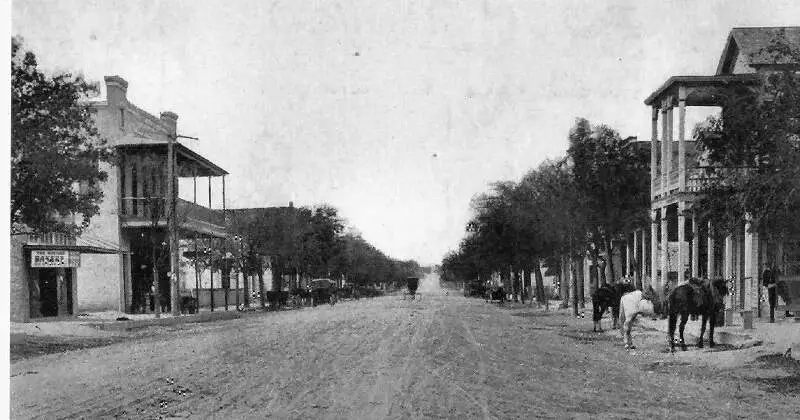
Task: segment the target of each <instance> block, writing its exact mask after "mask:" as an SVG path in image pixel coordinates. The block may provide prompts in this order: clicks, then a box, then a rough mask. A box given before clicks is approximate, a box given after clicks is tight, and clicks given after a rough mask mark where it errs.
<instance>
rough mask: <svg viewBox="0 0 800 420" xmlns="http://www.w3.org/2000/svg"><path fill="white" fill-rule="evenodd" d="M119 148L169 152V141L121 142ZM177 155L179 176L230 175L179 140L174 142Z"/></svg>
mask: <svg viewBox="0 0 800 420" xmlns="http://www.w3.org/2000/svg"><path fill="white" fill-rule="evenodd" d="M117 147H118V148H121V149H126V150H147V151H154V152H157V153H164V155H166V154H167V147H168V146H167V142H166V141H160V142H148V143H138V144H120V145H117ZM174 147H175V155H176V157H177V160H178V170H179V172H178V177H192V176H223V175H228V171H226V170H224V169H222V168H220V167H219V166H217V165H215V164H214V163H213V162H211V161H210V160H208V159H206V158H205V157H203V155H201V154H199V153H197V152H195V151H194V150H192V149H190V148H188V147H186V146H184V145H183V144H181V143H179V142H177V141H176V142H175V143H174Z"/></svg>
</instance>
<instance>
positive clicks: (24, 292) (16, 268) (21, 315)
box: [9, 236, 30, 322]
mask: <svg viewBox="0 0 800 420" xmlns="http://www.w3.org/2000/svg"><path fill="white" fill-rule="evenodd" d="M23 244H24V241H23V237H21V236H11V246H10V250H9V251H10V252H11V255H10V266H11V272H10V274H9V286H10V293H11V296H10V299H11V302H10V303H11V305H10V309H11V313H10V320H11V321H12V322H27V321H29V320H30V303H29V288H28V275H29V273H28V271H29V270H28V264H27V261H26V260H25V252H24V250H23V248H22V245H23Z"/></svg>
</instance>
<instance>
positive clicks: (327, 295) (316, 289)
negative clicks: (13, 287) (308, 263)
mask: <svg viewBox="0 0 800 420" xmlns="http://www.w3.org/2000/svg"><path fill="white" fill-rule="evenodd" d="M309 290H310V293H311V305H312V306H317V305H319V304H321V303H330V304H331V306H333V305H334V304H336V299H337V296H336V291H337V285H336V282H335V281H333V280H331V279H315V280H311V283H310V285H309Z"/></svg>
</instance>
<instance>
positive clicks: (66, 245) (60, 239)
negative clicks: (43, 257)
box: [22, 234, 130, 254]
mask: <svg viewBox="0 0 800 420" xmlns="http://www.w3.org/2000/svg"><path fill="white" fill-rule="evenodd" d="M22 247H23V248H24V249H26V250H33V251H73V252H80V253H82V254H129V253H130V252H129V251H125V250H123V249H120V248H119V246H117V245H116V244H114V243H111V242H108V241H104V240H101V239H99V238H94V237H91V236H86V235H85V236H82V237H77V238H75V237H72V236H66V235H63V234H43V235H28V238H27V240H26V241H25V243H24V244H23V246H22Z"/></svg>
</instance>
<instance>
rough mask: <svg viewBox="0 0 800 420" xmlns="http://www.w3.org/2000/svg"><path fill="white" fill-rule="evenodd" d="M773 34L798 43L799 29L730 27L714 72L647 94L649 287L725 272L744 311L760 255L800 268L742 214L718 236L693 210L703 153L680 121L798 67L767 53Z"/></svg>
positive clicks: (788, 270)
mask: <svg viewBox="0 0 800 420" xmlns="http://www.w3.org/2000/svg"><path fill="white" fill-rule="evenodd" d="M776 38H781V39H782V40H783V41H785V42H788V43H789V44H791V45H800V27H787V28H734V29H733V30H731V32H730V35H729V36H728V39H727V42H726V44H725V47H724V50H723V53H722V56H721V57H720V59H719V65H718V66H717V71H716V74H714V75H710V76H673V77H670V78H669V79H667V81H666V82H664V84H662V85H661V86H660V87H658V89H656V90H655V91H654V92H653V93H652V94H650V95H649V96H648V97H647V99H645V104H646V105H647V106H649V107H651V109H652V121H651V122H652V134H651V137H652V138H651V141H652V147H651V149H650V151H651V154H650V156H651V162H650V165H651V221H652V224H651V229H650V233H651V234H650V237H651V238H652V239H653V240H652V241H651V242H650V244H651V249H650V254H651V255H650V257H651V261H652V264H651V265H650V270H651V273H650V275H651V279H652V281H653V287H655V288H660V287H662V286H663V285H664V284H665V282H670V283H678V282H682V281H683V280H684V278H685V276H687V275H691V276H693V277H707V278H726V279H728V280H729V287H730V288H731V291H732V293H731V297H730V298H729V302H728V308H736V309H738V310H740V311H744V312H747V311H752V310H755V309H756V308H757V306H758V296H759V295H758V293H759V286H758V285H759V279H760V274H759V273H760V271H761V270H760V268H762V267H763V264H764V263H765V262H766V257H765V256H766V255H768V254H769V255H777V258H778V262H777V264H778V265H779V267H780V268H781V271H782V272H783V273H785V274H786V277H785V279H787V280H792V278H793V277H791V276H793V275H794V274H795V273H796V274H800V266H796V267H795V266H794V265H792V264H791V263H790V259H791V258H789V257H785V255H789V254H790V253H787V252H784V249H783V247H784V246H785V245H786V246H788V245H789V244H784V243H781V244H777V243H775V244H773V243H766V242H765V241H763V240H762V241H759V237H758V234H757V233H755V232H751V231H750V230H749V226H748V224H747V223H746V221H744V220H743V221H742V224H741V228H740V229H738V230H737V231H736V232H734V233H732V234H730V235H726V236H724V237H721V236H720V235H719V233H718V232H715V231H714V221H713V220H699V219H698V216H697V214H696V212H693V209H694V208H693V206H694V202H695V201H696V198H697V197H698V194H699V193H700V186H701V185H700V179H701V176H702V172H701V169H702V166H703V157H702V156H699V155H698V153H697V152H696V147H695V141H694V139H693V138H691V136H690V135H688V134H687V130H691V129H692V128H693V127H686V121H687V118H686V112H687V108H689V107H722V106H723V98H724V97H725V96H726V95H737V92H739V93H741V92H752V89H757V88H758V86H759V84H760V83H761V80H762V78H763V77H765V75H767V74H769V73H770V72H772V71H775V70H776V69H780V68H785V66H786V65H797V64H798V63H786V62H784V61H781V60H778V59H776V57H775V56H774V55H771V54H767V53H765V47H767V46H768V45H769V44H770V43H771V42H773V41H774V40H775V39H776ZM720 110H721V108H720ZM722 111H724V110H722ZM722 115H724V113H723V114H722ZM787 250H788V249H787Z"/></svg>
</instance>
